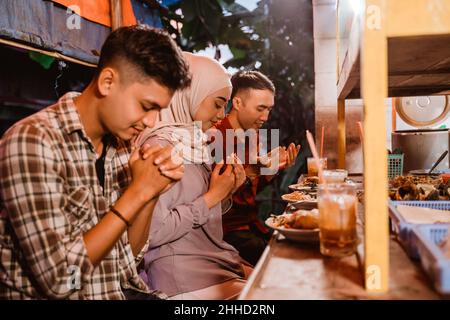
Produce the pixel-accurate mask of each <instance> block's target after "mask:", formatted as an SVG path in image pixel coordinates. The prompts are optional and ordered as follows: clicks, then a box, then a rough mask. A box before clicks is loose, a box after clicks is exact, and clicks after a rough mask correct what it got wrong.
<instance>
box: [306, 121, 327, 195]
mask: <svg viewBox="0 0 450 320" xmlns="http://www.w3.org/2000/svg"><path fill="white" fill-rule="evenodd" d="M306 139H307V140H308V143H309V147H310V149H311V152H312V154H313V157H314V161H316V165H317V170H318V175H319V181H320V182H321V183H323V184H325V189H326V181H325V179H324V178H323V170H322V164H321V163H320V159H319V154H318V153H317V148H316V144H315V143H314V138H313V136H312V134H311V132H309V130H306Z"/></svg>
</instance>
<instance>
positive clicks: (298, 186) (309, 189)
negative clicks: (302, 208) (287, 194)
mask: <svg viewBox="0 0 450 320" xmlns="http://www.w3.org/2000/svg"><path fill="white" fill-rule="evenodd" d="M289 189H291V190H293V191H304V192H309V193H310V192H312V191H314V192H316V190H315V189H314V188H313V187H311V186H305V185H304V184H303V183H296V184H291V185H290V186H289Z"/></svg>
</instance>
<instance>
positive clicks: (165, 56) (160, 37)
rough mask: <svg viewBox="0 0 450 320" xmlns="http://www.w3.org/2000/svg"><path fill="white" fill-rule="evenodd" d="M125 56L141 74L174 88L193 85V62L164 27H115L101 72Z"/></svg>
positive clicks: (98, 69) (118, 62)
mask: <svg viewBox="0 0 450 320" xmlns="http://www.w3.org/2000/svg"><path fill="white" fill-rule="evenodd" d="M121 59H124V60H125V61H126V62H127V63H129V64H131V65H132V66H133V67H135V68H136V70H137V72H138V73H139V75H140V76H148V77H151V78H153V79H155V80H156V81H157V82H158V83H159V84H161V85H163V86H166V87H168V88H169V89H171V90H173V91H176V90H178V89H184V88H186V87H188V86H189V85H190V82H191V76H190V74H189V66H188V64H187V63H186V61H185V60H184V58H183V54H182V52H181V50H180V48H179V47H178V46H177V45H176V43H175V42H174V41H173V40H172V38H171V37H170V35H169V34H168V33H167V32H165V31H164V30H161V29H155V28H151V27H148V26H143V25H140V26H131V27H121V28H118V29H116V30H115V31H113V32H112V33H111V34H110V35H109V36H108V38H107V39H106V41H105V43H104V44H103V46H102V51H101V53H100V60H99V63H98V67H97V75H98V74H99V73H100V72H101V70H102V69H104V68H105V67H107V66H111V65H113V64H114V65H119V64H120V61H121ZM130 72H132V71H131V70H130Z"/></svg>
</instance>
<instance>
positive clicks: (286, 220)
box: [266, 209, 319, 242]
mask: <svg viewBox="0 0 450 320" xmlns="http://www.w3.org/2000/svg"><path fill="white" fill-rule="evenodd" d="M266 225H267V226H268V227H269V228H271V229H274V230H278V232H280V233H281V234H282V235H284V236H285V237H286V238H287V239H289V240H292V241H296V242H318V241H319V210H317V209H313V210H297V211H295V212H293V213H283V214H281V215H278V216H275V215H272V216H271V217H270V218H268V219H267V220H266Z"/></svg>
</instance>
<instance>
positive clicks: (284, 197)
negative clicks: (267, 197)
mask: <svg viewBox="0 0 450 320" xmlns="http://www.w3.org/2000/svg"><path fill="white" fill-rule="evenodd" d="M289 196H290V193H287V194H283V195H282V196H281V199H283V200H284V201H287V202H289V203H294V202H304V201H306V202H317V200H316V199H310V200H296V199H292V198H291V197H289Z"/></svg>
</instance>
